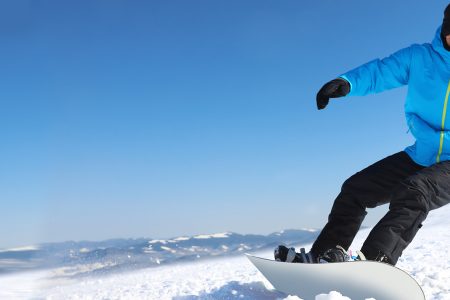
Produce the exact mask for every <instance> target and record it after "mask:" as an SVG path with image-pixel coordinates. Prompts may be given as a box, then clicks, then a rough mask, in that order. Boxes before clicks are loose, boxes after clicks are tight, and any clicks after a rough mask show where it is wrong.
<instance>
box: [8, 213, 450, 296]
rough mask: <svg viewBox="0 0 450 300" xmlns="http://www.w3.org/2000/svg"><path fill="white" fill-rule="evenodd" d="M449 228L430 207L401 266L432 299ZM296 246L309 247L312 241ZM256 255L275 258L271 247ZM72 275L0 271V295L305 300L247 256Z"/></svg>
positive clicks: (449, 220) (439, 290)
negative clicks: (279, 287) (275, 284)
mask: <svg viewBox="0 0 450 300" xmlns="http://www.w3.org/2000/svg"><path fill="white" fill-rule="evenodd" d="M449 228H450V206H449V205H447V206H446V207H443V208H441V209H439V210H436V211H432V212H431V213H430V215H429V218H428V219H427V220H426V221H425V222H424V226H423V227H422V229H421V230H420V231H419V233H418V234H417V236H416V238H415V239H414V241H413V243H411V245H410V246H409V247H408V248H407V249H406V250H405V252H404V254H403V256H402V257H401V258H400V260H399V262H398V264H397V266H398V267H399V268H401V269H403V270H405V271H407V272H408V273H410V274H411V275H412V276H413V277H414V278H415V279H416V280H417V281H418V283H419V284H420V285H421V286H422V288H423V290H424V292H425V295H426V298H427V299H428V300H449V299H450V285H449V284H448V283H449V282H450V268H449V267H450V256H449V255H448V250H449V249H448V246H449V241H450V230H449ZM368 233H369V229H365V230H361V231H360V233H359V234H358V235H357V237H356V238H355V241H354V243H353V245H352V247H351V248H352V249H355V250H357V249H359V248H360V246H361V245H362V243H363V241H364V239H365V237H366V236H367V234H368ZM218 235H219V236H220V235H223V234H218ZM218 235H207V236H208V237H209V238H213V237H217V236H218ZM293 246H296V247H299V246H303V247H306V248H308V247H309V246H310V245H293ZM254 254H256V255H258V256H262V257H268V258H271V257H272V251H271V250H270V251H269V250H266V251H263V252H260V253H254ZM90 267H91V268H97V267H98V266H97V265H92V266H90ZM71 274H72V273H71V272H70V270H62V269H61V268H58V269H50V270H47V271H33V272H30V271H29V272H21V273H13V274H9V275H1V276H0V299H30V298H32V299H49V300H50V299H52V300H54V299H174V300H191V299H284V300H298V299H301V298H299V297H297V296H293V295H285V294H282V293H279V292H277V291H275V290H273V288H272V286H271V285H270V283H269V282H268V281H267V280H266V279H265V278H264V277H263V276H262V275H261V274H260V273H259V272H258V271H257V270H256V269H255V268H254V267H253V265H252V264H251V263H250V262H249V261H248V260H247V258H245V257H244V255H242V256H233V257H221V258H210V259H205V260H201V261H191V262H184V263H177V264H168V265H160V266H158V267H154V268H147V269H140V270H133V271H128V272H119V273H113V274H109V275H107V276H101V275H94V274H93V275H90V276H84V277H77V276H71ZM348 299H349V298H348V297H346V296H345V295H342V294H341V293H339V291H330V292H329V293H328V294H321V295H317V296H316V299H315V300H348ZM372 300H373V299H372Z"/></svg>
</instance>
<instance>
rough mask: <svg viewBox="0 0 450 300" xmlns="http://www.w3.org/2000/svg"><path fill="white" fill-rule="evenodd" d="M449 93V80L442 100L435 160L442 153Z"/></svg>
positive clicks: (439, 157)
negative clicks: (442, 107)
mask: <svg viewBox="0 0 450 300" xmlns="http://www.w3.org/2000/svg"><path fill="white" fill-rule="evenodd" d="M449 94H450V81H449V82H448V85H447V93H446V94H445V101H444V110H443V112H442V122H441V138H440V141H439V152H438V155H437V157H436V162H440V161H441V154H442V148H443V146H444V128H445V127H444V125H445V117H446V115H447V103H448V95H449Z"/></svg>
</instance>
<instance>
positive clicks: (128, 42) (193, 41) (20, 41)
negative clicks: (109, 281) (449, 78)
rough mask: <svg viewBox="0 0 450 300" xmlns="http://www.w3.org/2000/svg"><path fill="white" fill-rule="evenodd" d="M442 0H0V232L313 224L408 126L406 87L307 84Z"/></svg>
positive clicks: (132, 233)
mask: <svg viewBox="0 0 450 300" xmlns="http://www.w3.org/2000/svg"><path fill="white" fill-rule="evenodd" d="M446 4H447V2H446V1H415V2H414V5H411V1H386V0H381V1H357V0H347V1H332V0H327V1H267V0H264V1H261V0H257V1H256V0H255V1H250V0H248V1H247V0H246V1H206V0H205V1H199V0H193V1H162V0H152V1H123V0H122V1H119V0H114V1H70V2H69V1H63V2H61V1H56V0H47V1H43V0H33V1H14V2H13V1H10V4H5V3H4V2H2V4H0V6H1V7H0V43H1V47H0V137H1V144H0V204H1V207H2V209H1V210H0V248H1V247H11V246H16V245H25V244H32V243H37V242H51V241H64V240H100V239H106V238H116V237H124V238H128V237H130V238H132V237H152V238H164V237H172V236H179V235H185V234H197V233H211V232H220V231H235V232H240V233H269V232H273V231H277V230H281V229H286V228H302V227H316V228H320V227H321V226H323V225H324V224H325V221H326V217H327V215H328V213H329V209H330V208H331V205H332V202H333V200H334V198H335V197H336V195H337V194H338V192H339V190H340V186H341V184H342V182H343V181H344V180H345V179H346V178H347V177H349V176H350V175H352V174H353V173H355V172H357V171H359V170H361V169H362V168H364V167H366V166H367V165H369V164H371V163H373V162H375V161H377V160H379V159H381V158H383V157H385V156H387V155H389V154H392V153H395V152H397V151H400V150H402V149H404V148H405V147H406V146H408V145H409V144H411V143H412V142H413V140H412V137H411V135H410V134H408V133H407V128H406V124H405V121H404V115H403V103H404V96H405V93H406V88H405V87H404V88H400V89H396V90H393V91H388V92H384V93H382V94H378V95H372V96H367V97H364V98H361V97H353V98H346V99H339V100H332V102H331V103H330V105H329V106H328V107H327V108H326V109H325V110H322V111H318V110H317V109H316V104H315V94H316V92H317V91H318V89H319V88H320V87H321V86H322V85H323V84H324V83H325V82H326V81H328V80H330V79H333V78H334V77H336V76H337V75H339V74H341V73H343V72H345V71H347V70H350V69H352V68H354V67H356V66H358V65H361V64H362V63H365V62H367V61H369V60H372V59H374V58H378V57H384V56H386V55H389V54H390V53H392V52H394V51H396V50H398V49H400V48H403V47H406V46H409V45H410V44H412V43H424V42H429V41H431V39H432V38H433V36H434V32H435V30H436V28H437V26H439V25H440V22H441V20H442V14H443V9H444V8H445V6H446ZM384 209H385V208H384ZM384 209H383V208H381V209H377V210H375V211H374V212H373V213H371V214H369V216H368V218H367V223H366V224H367V225H371V224H374V222H375V221H376V220H377V219H378V218H379V217H380V216H381V215H382V213H384Z"/></svg>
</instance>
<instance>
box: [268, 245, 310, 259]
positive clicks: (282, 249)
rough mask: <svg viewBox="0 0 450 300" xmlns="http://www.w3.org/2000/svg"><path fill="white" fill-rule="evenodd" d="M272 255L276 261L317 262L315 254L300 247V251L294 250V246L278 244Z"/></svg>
mask: <svg viewBox="0 0 450 300" xmlns="http://www.w3.org/2000/svg"><path fill="white" fill-rule="evenodd" d="M274 256H275V260H276V261H282V262H290V263H305V264H314V263H317V262H318V261H317V256H316V255H314V254H313V253H311V252H308V253H306V251H305V248H300V253H297V252H295V248H294V247H291V248H288V247H286V246H284V245H280V246H278V247H276V248H275V251H274Z"/></svg>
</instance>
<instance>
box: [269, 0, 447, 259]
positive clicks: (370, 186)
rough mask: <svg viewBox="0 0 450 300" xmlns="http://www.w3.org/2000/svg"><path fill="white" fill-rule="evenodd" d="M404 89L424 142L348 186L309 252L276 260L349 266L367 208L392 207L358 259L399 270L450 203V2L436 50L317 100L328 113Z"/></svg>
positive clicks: (413, 49)
mask: <svg viewBox="0 0 450 300" xmlns="http://www.w3.org/2000/svg"><path fill="white" fill-rule="evenodd" d="M402 85H408V94H407V97H406V102H405V114H406V120H407V124H408V126H409V129H410V131H411V133H412V134H413V136H414V137H415V139H416V142H415V143H414V145H412V146H409V147H407V148H406V149H405V150H404V151H401V152H398V153H396V154H393V155H391V156H388V157H386V158H384V159H382V160H380V161H378V162H376V163H375V164H373V165H371V166H369V167H367V168H366V169H364V170H362V171H360V172H358V173H356V174H354V175H353V176H351V177H350V178H348V179H347V180H346V181H345V182H344V183H343V185H342V190H341V192H340V194H339V195H338V196H337V198H336V200H335V202H334V204H333V207H332V209H331V213H330V215H329V217H328V223H327V224H326V225H325V227H324V228H323V229H322V231H321V233H320V235H319V236H318V238H317V240H316V241H315V242H314V244H313V246H312V248H311V250H310V252H309V253H305V250H304V249H303V248H302V249H301V253H295V250H294V249H293V248H290V249H289V248H287V247H285V246H279V247H278V248H277V249H275V259H277V260H281V261H287V262H303V263H317V262H339V261H346V260H348V255H347V253H346V251H347V250H348V247H349V246H350V245H351V243H352V241H353V238H354V237H355V235H356V233H357V232H358V230H359V228H360V226H361V223H362V221H363V219H364V217H365V215H366V214H367V213H366V208H373V207H376V206H378V205H381V204H385V203H390V205H389V211H388V212H387V214H386V215H385V216H384V217H383V218H382V219H381V220H380V221H379V222H378V224H376V226H375V227H374V228H373V229H372V231H371V232H370V234H369V236H368V237H367V239H366V241H365V242H364V244H363V246H362V248H361V251H360V252H359V257H358V258H359V259H368V260H375V261H381V262H386V263H389V264H392V265H395V264H396V263H397V260H398V258H399V257H400V256H401V254H402V252H403V250H404V249H405V248H406V247H407V246H408V244H409V243H410V242H411V241H412V239H413V238H414V236H415V235H416V233H417V231H418V230H419V228H420V227H422V222H423V221H424V220H425V218H426V217H427V214H428V212H429V211H430V210H432V209H436V208H439V207H441V206H443V205H446V204H448V203H449V202H450V116H447V107H448V106H450V104H449V103H448V102H449V94H450V4H449V5H448V6H447V8H446V9H445V12H444V20H443V23H442V26H440V27H439V28H438V30H437V32H436V36H435V38H434V39H433V41H432V43H431V44H429V43H427V44H422V45H417V44H414V45H412V46H410V47H408V48H405V49H402V50H400V51H398V52H396V53H394V54H392V55H391V56H389V57H387V58H384V59H382V60H379V59H377V60H373V61H371V62H369V63H367V64H364V65H362V66H360V67H358V68H356V69H354V70H352V71H350V72H348V73H345V74H343V75H341V76H340V77H339V78H337V79H334V80H332V81H330V82H328V83H326V84H325V85H324V86H323V87H322V88H321V89H320V91H319V92H318V94H317V108H318V109H319V110H320V109H324V108H325V107H326V106H327V105H328V102H329V99H330V98H337V97H342V96H353V95H355V96H362V95H367V94H371V93H377V92H381V91H384V90H388V89H392V88H395V87H399V86H402ZM449 110H450V108H449ZM448 115H450V111H449V113H448Z"/></svg>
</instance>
